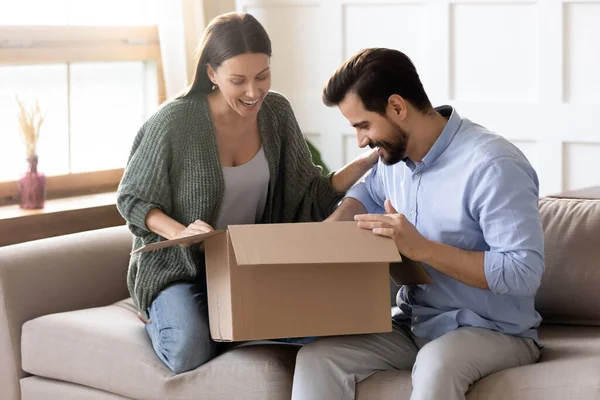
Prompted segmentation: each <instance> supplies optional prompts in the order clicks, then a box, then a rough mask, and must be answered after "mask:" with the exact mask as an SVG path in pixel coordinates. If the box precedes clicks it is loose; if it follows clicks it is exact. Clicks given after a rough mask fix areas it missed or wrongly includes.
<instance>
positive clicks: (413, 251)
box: [355, 200, 489, 289]
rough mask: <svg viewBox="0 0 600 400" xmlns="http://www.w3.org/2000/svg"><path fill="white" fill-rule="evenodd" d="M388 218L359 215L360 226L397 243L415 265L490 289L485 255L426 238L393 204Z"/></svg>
mask: <svg viewBox="0 0 600 400" xmlns="http://www.w3.org/2000/svg"><path fill="white" fill-rule="evenodd" d="M385 212H386V214H385V215H376V214H371V215H357V216H356V218H355V219H356V220H358V226H359V227H360V228H363V229H371V230H373V233H374V234H376V235H381V236H387V237H390V238H392V239H394V241H395V242H396V246H397V247H398V251H399V252H400V253H401V254H403V255H404V256H406V257H408V258H410V259H411V260H413V261H419V262H423V263H425V264H428V265H430V266H431V267H433V268H435V269H437V270H438V271H440V272H442V273H444V274H446V275H448V276H450V277H452V278H454V279H456V280H458V281H461V282H463V283H466V284H467V285H470V286H474V287H478V288H481V289H489V287H488V284H487V281H486V278H485V272H484V253H483V252H480V251H466V250H461V249H458V248H456V247H452V246H449V245H446V244H443V243H438V242H434V241H432V240H429V239H427V238H425V237H424V236H423V235H421V234H420V233H419V231H417V228H415V226H414V225H413V224H412V223H411V222H410V221H409V220H408V219H407V218H406V217H405V216H404V215H403V214H398V211H396V210H395V209H394V207H393V206H392V203H391V202H390V201H389V200H386V201H385Z"/></svg>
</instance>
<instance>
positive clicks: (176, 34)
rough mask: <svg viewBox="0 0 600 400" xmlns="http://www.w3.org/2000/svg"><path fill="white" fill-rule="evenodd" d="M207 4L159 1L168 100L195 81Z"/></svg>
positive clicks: (194, 0)
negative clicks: (205, 5) (197, 51)
mask: <svg viewBox="0 0 600 400" xmlns="http://www.w3.org/2000/svg"><path fill="white" fill-rule="evenodd" d="M205 1H208V0H204V1H203V0H158V12H159V20H158V36H159V40H160V51H161V55H162V63H163V72H164V75H165V77H164V78H165V89H166V94H167V98H171V97H173V96H174V95H176V94H177V93H179V92H181V91H182V90H183V89H185V88H186V87H187V86H188V84H189V83H190V82H191V81H192V79H193V76H194V73H195V70H196V60H195V49H196V47H197V45H198V43H199V41H200V39H201V37H202V33H203V31H204V28H205V18H204V4H203V3H204V2H205ZM216 1H218V0H216Z"/></svg>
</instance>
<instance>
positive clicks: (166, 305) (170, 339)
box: [146, 282, 315, 374]
mask: <svg viewBox="0 0 600 400" xmlns="http://www.w3.org/2000/svg"><path fill="white" fill-rule="evenodd" d="M148 314H149V315H150V322H149V323H147V324H146V332H148V335H149V336H150V340H151V341H152V347H153V348H154V351H155V352H156V355H158V357H159V358H160V359H161V360H162V361H163V362H164V363H165V365H166V366H167V367H169V369H170V370H171V371H173V372H174V373H176V374H180V373H182V372H187V371H191V370H193V369H196V368H198V367H199V366H201V365H202V364H204V363H206V362H208V361H210V360H211V359H213V358H214V357H216V356H217V355H218V354H219V352H220V351H221V350H222V348H223V346H224V343H218V342H215V341H213V340H212V339H211V337H210V328H209V324H208V299H207V294H206V284H203V283H200V282H199V283H189V282H178V283H174V284H172V285H170V286H168V287H167V288H165V289H163V290H162V291H161V292H160V293H159V294H158V295H157V296H156V298H155V299H154V301H153V302H152V304H151V305H150V308H149V310H148ZM313 340H315V338H298V339H280V340H278V341H279V342H282V343H288V344H305V343H309V342H311V341H313Z"/></svg>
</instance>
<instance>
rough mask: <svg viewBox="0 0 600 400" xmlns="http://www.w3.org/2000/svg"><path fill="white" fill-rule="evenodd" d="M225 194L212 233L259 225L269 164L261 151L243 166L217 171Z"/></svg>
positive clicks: (265, 201)
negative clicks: (223, 184)
mask: <svg viewBox="0 0 600 400" xmlns="http://www.w3.org/2000/svg"><path fill="white" fill-rule="evenodd" d="M221 168H222V169H223V179H224V181H225V191H224V194H223V200H222V202H221V209H220V210H219V215H218V217H217V222H216V224H215V226H214V228H215V229H227V226H228V225H244V224H255V223H257V222H260V220H261V218H262V216H263V212H264V211H265V205H266V203H267V195H268V192H269V179H270V174H269V163H268V162H267V157H266V156H265V151H264V149H263V148H262V147H261V148H260V150H259V151H258V153H256V155H255V156H254V158H252V160H250V161H248V162H247V163H245V164H242V165H238V166H237V167H221Z"/></svg>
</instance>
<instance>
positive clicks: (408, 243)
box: [354, 200, 430, 261]
mask: <svg viewBox="0 0 600 400" xmlns="http://www.w3.org/2000/svg"><path fill="white" fill-rule="evenodd" d="M385 212H386V214H384V215H381V214H363V215H356V216H355V217H354V219H355V220H356V221H358V227H359V228H362V229H369V230H372V231H373V233H374V234H376V235H380V236H387V237H390V238H392V239H394V242H396V247H397V248H398V251H399V252H400V253H401V254H404V255H405V256H406V257H408V258H410V259H412V260H414V261H423V259H424V258H425V257H426V255H427V251H428V247H429V244H430V241H429V240H427V239H425V238H424V237H423V236H422V235H421V234H420V233H419V231H417V228H415V226H414V225H413V224H412V223H411V222H410V221H409V220H407V219H406V217H405V216H404V215H403V214H399V213H398V211H396V210H395V209H394V207H392V203H391V202H390V201H389V200H386V201H385Z"/></svg>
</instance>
